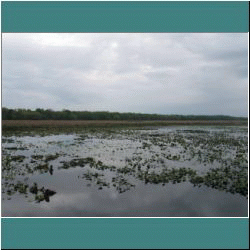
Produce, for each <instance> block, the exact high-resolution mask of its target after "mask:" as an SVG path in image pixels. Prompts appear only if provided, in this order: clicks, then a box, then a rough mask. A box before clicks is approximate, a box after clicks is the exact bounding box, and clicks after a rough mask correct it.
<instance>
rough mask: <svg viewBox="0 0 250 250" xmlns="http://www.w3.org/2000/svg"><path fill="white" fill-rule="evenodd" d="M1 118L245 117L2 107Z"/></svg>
mask: <svg viewBox="0 0 250 250" xmlns="http://www.w3.org/2000/svg"><path fill="white" fill-rule="evenodd" d="M2 120H126V121H167V120H244V121H247V118H246V117H233V116H224V115H213V116H211V115H159V114H142V113H118V112H107V111H98V112H89V111H70V110H67V109H64V110H62V111H54V110H51V109H40V108H38V109H36V110H30V109H8V108H2Z"/></svg>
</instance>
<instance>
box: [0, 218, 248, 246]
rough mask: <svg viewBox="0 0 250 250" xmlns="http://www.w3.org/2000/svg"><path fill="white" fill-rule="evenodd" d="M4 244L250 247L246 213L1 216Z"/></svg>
mask: <svg viewBox="0 0 250 250" xmlns="http://www.w3.org/2000/svg"><path fill="white" fill-rule="evenodd" d="M2 247H3V248H4V249H16V248H19V249H23V248H24V249H31V248H43V249H45V248H61V249H63V248H64V249H65V248H68V249H77V248H78V249H79V248H88V249H100V248H102V249H116V248H117V249H119V248H123V249H167V248H170V249H180V248H185V249H204V248H209V249H216V248H218V249H248V219H212V218H211V219H208V218H206V219H188V218H186V219H179V218H175V219H163V218H159V219H153V218H149V219H142V218H137V219H132V218H128V219H118V218H116V219H104V218H100V219H96V218H89V219H86V218H85V219H80V218H71V219H68V218H66V219H57V218H51V219H48V218H44V219H40V218H39V219H35V218H33V219H31V218H27V219H23V218H19V219H2Z"/></svg>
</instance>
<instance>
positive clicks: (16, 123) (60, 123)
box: [2, 120, 248, 129]
mask: <svg viewBox="0 0 250 250" xmlns="http://www.w3.org/2000/svg"><path fill="white" fill-rule="evenodd" d="M116 125H118V126H123V125H124V126H169V125H236V126H237V125H238V126H239V125H248V122H247V121H241V120H218V121H217V120H216V121H214V120H213V121H206V120H197V121H194V120H185V121H183V120H182V121H176V120H173V121H110V120H88V121H71V120H3V121H2V128H3V129H4V128H8V127H29V128H31V127H47V126H53V127H65V126H66V127H68V126H79V127H85V126H87V127H89V126H105V127H106V126H116Z"/></svg>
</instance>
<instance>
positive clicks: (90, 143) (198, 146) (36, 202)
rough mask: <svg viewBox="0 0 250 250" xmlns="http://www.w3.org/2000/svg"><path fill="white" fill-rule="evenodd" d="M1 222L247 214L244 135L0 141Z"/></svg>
mask: <svg viewBox="0 0 250 250" xmlns="http://www.w3.org/2000/svg"><path fill="white" fill-rule="evenodd" d="M2 216H11V217H14V216H18V217H26V216H32V217H33V216H35V217H43V216H45V217H50V216H52V217H72V216H73V217H113V216H117V217H208V216H210V217H211V216H212V217H245V216H248V129H247V127H239V126H238V127H236V126H235V127H234V126H231V127H230V126H226V127H223V126H221V127H215V126H210V127H209V126H200V127H199V126H183V127H181V126H173V127H145V128H94V129H90V128H86V129H84V130H82V131H80V132H79V131H78V132H75V133H73V132H72V133H57V134H48V133H42V134H41V133H30V132H29V133H28V132H27V134H25V133H22V134H15V133H13V134H8V136H7V135H3V136H2Z"/></svg>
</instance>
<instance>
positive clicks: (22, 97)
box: [2, 33, 248, 116]
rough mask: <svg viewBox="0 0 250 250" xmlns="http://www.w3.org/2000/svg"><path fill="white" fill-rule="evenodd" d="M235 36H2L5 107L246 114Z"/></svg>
mask: <svg viewBox="0 0 250 250" xmlns="http://www.w3.org/2000/svg"><path fill="white" fill-rule="evenodd" d="M247 63H248V38H247V34H239V33H230V34H226V33H194V34H193V33H179V34H177V33H158V34H157V33H152V34H151V33H138V34H137V33H132V34H130V33H122V34H119V33H89V34H86V33H83V34H60V33H55V34H50V33H48V34H46V33H45V34H36V33H34V34H29V33H27V34H22V33H20V34H14V33H6V34H3V35H2V105H3V106H5V107H9V108H31V109H34V108H37V107H41V108H51V109H54V110H61V109H64V108H67V109H71V110H91V111H94V110H107V111H118V112H142V113H162V114H169V113H171V114H174V113H175V114H207V115H211V114H215V115H216V114H224V115H235V116H247V114H248V108H247V107H248V105H247V102H248V95H247V90H248V81H247V76H248V67H247Z"/></svg>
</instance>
